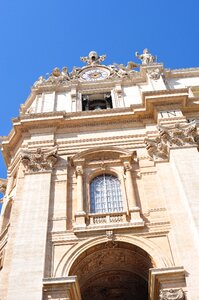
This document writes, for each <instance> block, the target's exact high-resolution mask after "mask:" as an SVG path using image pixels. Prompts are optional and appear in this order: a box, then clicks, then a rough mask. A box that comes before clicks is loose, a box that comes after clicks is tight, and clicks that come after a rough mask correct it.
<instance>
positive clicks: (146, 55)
mask: <svg viewBox="0 0 199 300" xmlns="http://www.w3.org/2000/svg"><path fill="white" fill-rule="evenodd" d="M135 56H136V57H137V58H138V59H140V60H141V61H142V65H149V64H151V63H154V62H155V61H156V59H157V57H156V56H154V55H152V54H151V53H150V52H149V50H148V49H147V48H145V49H144V50H143V53H142V54H139V53H138V52H135Z"/></svg>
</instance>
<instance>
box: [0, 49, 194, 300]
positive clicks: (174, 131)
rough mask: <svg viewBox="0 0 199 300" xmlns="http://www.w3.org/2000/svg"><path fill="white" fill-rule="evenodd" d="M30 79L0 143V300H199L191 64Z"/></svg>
mask: <svg viewBox="0 0 199 300" xmlns="http://www.w3.org/2000/svg"><path fill="white" fill-rule="evenodd" d="M136 57H137V60H139V63H134V62H128V64H127V65H126V66H125V65H123V64H113V65H106V64H104V60H105V58H106V56H105V55H101V56H100V55H98V54H97V53H96V52H95V51H91V52H90V53H89V54H88V56H85V57H81V60H82V61H83V62H84V63H85V66H83V67H79V68H78V67H74V68H73V70H72V71H71V72H69V71H68V69H67V68H66V67H63V69H62V70H60V69H59V68H55V69H54V70H53V72H52V74H51V75H50V76H49V77H48V78H44V77H43V76H41V77H39V79H38V80H37V81H36V83H35V84H34V85H33V87H32V89H31V94H30V96H29V97H28V99H27V100H26V101H25V103H24V104H23V105H22V106H21V109H20V114H19V116H18V117H17V118H15V119H13V129H12V131H11V132H10V133H9V135H8V136H7V137H3V138H2V140H1V149H2V152H3V156H4V159H5V163H6V165H7V170H8V177H7V179H0V190H1V192H2V193H3V194H4V197H3V198H2V199H1V201H2V210H1V219H0V299H1V300H14V299H17V300H25V299H29V300H42V299H43V300H80V299H82V300H91V299H92V300H103V299H110V300H116V299H123V300H130V299H136V300H147V299H149V300H158V299H161V300H170V299H176V300H177V299H179V300H183V299H188V300H197V299H199V284H198V282H199V200H198V195H199V154H198V147H199V135H198V126H199V122H198V120H199V68H190V69H178V70H170V69H165V68H164V66H163V64H162V63H159V62H156V57H155V56H153V55H152V54H151V53H150V52H149V51H148V50H147V49H145V50H144V51H143V53H142V54H139V53H138V52H136Z"/></svg>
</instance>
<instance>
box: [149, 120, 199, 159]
mask: <svg viewBox="0 0 199 300" xmlns="http://www.w3.org/2000/svg"><path fill="white" fill-rule="evenodd" d="M158 129H159V136H158V137H157V138H156V139H154V140H152V139H145V144H146V149H147V152H148V155H149V157H150V158H151V159H153V160H154V161H159V160H165V159H168V157H169V149H170V148H172V147H182V146H184V147H185V146H190V145H197V141H198V140H199V139H198V133H197V128H196V125H195V123H194V122H193V123H190V124H181V123H176V124H174V125H171V126H170V127H165V126H159V127H158Z"/></svg>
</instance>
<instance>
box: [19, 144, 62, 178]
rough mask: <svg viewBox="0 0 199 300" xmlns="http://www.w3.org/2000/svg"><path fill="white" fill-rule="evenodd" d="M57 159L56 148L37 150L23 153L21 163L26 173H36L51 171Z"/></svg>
mask: <svg viewBox="0 0 199 300" xmlns="http://www.w3.org/2000/svg"><path fill="white" fill-rule="evenodd" d="M57 159H58V156H57V147H54V148H53V149H45V150H43V149H42V148H37V150H36V151H26V152H25V151H24V152H22V154H21V162H22V164H23V165H24V167H25V171H26V173H36V172H44V171H49V170H52V168H53V167H54V165H55V164H56V162H57Z"/></svg>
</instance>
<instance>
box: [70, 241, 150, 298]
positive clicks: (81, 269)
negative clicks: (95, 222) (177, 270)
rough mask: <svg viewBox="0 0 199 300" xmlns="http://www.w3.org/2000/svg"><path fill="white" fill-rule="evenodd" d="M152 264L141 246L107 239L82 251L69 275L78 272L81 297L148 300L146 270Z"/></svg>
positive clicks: (147, 271)
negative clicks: (105, 241)
mask: <svg viewBox="0 0 199 300" xmlns="http://www.w3.org/2000/svg"><path fill="white" fill-rule="evenodd" d="M153 267H155V266H154V263H153V262H152V260H151V258H150V256H149V255H148V254H147V253H146V252H145V251H144V250H143V249H141V248H139V247H137V246H135V245H132V244H128V243H125V242H112V241H109V242H107V243H101V244H98V245H96V246H93V247H91V248H89V249H87V250H86V251H85V252H83V253H82V254H81V255H80V256H79V257H78V258H77V259H76V261H75V262H74V263H73V265H72V267H71V269H70V274H69V275H77V277H78V281H79V285H80V289H81V295H82V299H83V300H104V299H109V300H119V299H120V300H121V299H122V300H132V299H136V300H147V299H148V274H149V269H150V268H153Z"/></svg>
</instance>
